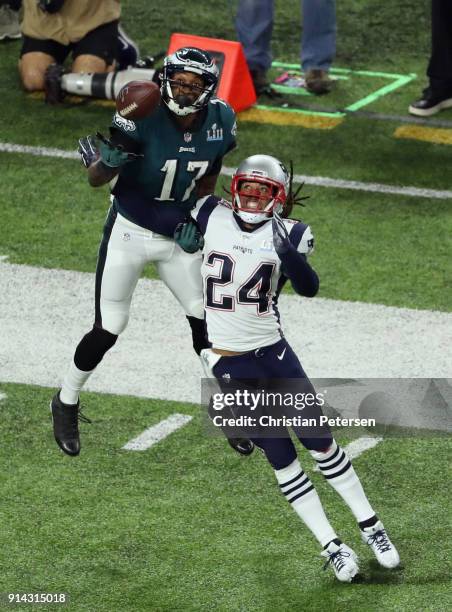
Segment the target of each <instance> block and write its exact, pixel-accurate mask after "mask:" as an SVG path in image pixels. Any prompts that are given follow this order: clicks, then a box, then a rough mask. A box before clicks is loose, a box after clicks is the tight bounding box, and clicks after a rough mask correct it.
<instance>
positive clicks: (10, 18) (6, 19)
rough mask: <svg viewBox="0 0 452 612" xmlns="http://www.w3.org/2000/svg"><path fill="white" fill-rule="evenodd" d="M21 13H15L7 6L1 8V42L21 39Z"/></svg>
mask: <svg viewBox="0 0 452 612" xmlns="http://www.w3.org/2000/svg"><path fill="white" fill-rule="evenodd" d="M21 36H22V34H21V33H20V24H19V13H18V12H17V11H13V10H12V9H11V8H10V7H9V6H8V5H7V4H3V5H1V6H0V40H5V39H6V38H20V37H21Z"/></svg>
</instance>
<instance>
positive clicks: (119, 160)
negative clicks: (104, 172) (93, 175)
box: [96, 132, 144, 168]
mask: <svg viewBox="0 0 452 612" xmlns="http://www.w3.org/2000/svg"><path fill="white" fill-rule="evenodd" d="M96 138H97V140H98V145H97V146H98V148H99V153H100V158H101V159H102V163H103V164H105V165H106V166H108V167H109V168H119V167H120V166H123V165H124V164H126V163H127V162H132V161H135V160H136V159H140V158H142V157H144V155H143V154H142V153H129V152H128V151H124V147H123V146H122V145H114V144H113V143H112V142H111V140H109V139H108V138H105V136H103V135H102V134H101V133H100V132H97V133H96Z"/></svg>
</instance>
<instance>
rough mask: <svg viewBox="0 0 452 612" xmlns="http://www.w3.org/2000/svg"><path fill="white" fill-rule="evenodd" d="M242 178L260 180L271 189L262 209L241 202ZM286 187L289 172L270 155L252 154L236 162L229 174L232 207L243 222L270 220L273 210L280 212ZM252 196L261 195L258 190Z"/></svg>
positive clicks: (252, 180) (287, 191) (286, 191)
mask: <svg viewBox="0 0 452 612" xmlns="http://www.w3.org/2000/svg"><path fill="white" fill-rule="evenodd" d="M245 181H247V182H252V183H262V184H263V185H267V186H269V187H270V188H271V193H272V198H271V200H270V201H269V202H268V204H267V205H266V206H265V208H263V209H262V210H257V209H256V208H255V207H254V208H246V207H244V206H243V205H242V202H241V200H240V195H241V192H240V188H241V185H242V183H243V182H245ZM289 187H290V178H289V173H288V172H287V169H286V167H285V166H284V164H283V163H281V162H280V161H279V160H278V159H276V157H272V156H271V155H252V156H251V157H247V158H246V159H245V160H244V161H243V162H242V163H241V164H240V166H239V167H238V168H237V170H236V171H235V174H234V176H233V177H232V183H231V193H232V208H233V209H234V210H235V212H236V213H237V214H238V216H239V217H240V218H241V219H242V221H244V222H245V223H252V224H255V223H261V222H262V221H265V220H267V219H270V218H271V216H272V215H273V213H274V212H276V213H278V214H281V212H282V210H283V208H284V204H285V202H286V200H287V196H288V195H289ZM243 195H245V194H243ZM246 195H248V196H249V195H250V194H246ZM252 195H255V196H256V197H257V198H259V197H262V196H260V194H258V193H255V194H252Z"/></svg>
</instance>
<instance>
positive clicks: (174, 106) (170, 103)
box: [163, 98, 201, 117]
mask: <svg viewBox="0 0 452 612" xmlns="http://www.w3.org/2000/svg"><path fill="white" fill-rule="evenodd" d="M163 101H164V102H165V104H166V105H167V107H168V108H169V109H170V111H171V112H173V113H174V114H175V115H178V116H179V117H186V116H187V115H191V114H192V113H197V112H198V111H199V110H201V109H200V108H197V107H196V106H182V107H181V106H179V104H178V103H177V102H175V101H174V100H173V99H171V98H170V99H169V100H165V99H164V100H163Z"/></svg>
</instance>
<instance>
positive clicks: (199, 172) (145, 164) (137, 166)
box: [110, 98, 236, 237]
mask: <svg viewBox="0 0 452 612" xmlns="http://www.w3.org/2000/svg"><path fill="white" fill-rule="evenodd" d="M110 130H111V133H112V139H113V141H114V142H116V143H120V144H122V145H123V146H124V148H125V149H126V150H128V151H133V152H135V153H138V152H139V153H142V154H143V155H144V157H143V158H141V159H137V160H135V161H133V162H129V163H127V164H125V165H124V166H123V167H122V168H121V171H120V173H119V175H118V180H117V182H116V184H115V186H114V188H113V195H114V196H115V206H116V208H117V210H118V212H120V213H121V214H122V215H123V216H124V217H126V218H127V219H129V220H130V221H133V222H134V223H136V224H137V225H140V226H141V227H145V228H147V229H150V230H152V231H154V232H157V233H159V234H163V235H166V236H171V237H172V236H173V233H174V229H175V227H176V225H177V224H178V223H180V222H181V221H183V220H184V219H185V218H186V217H187V215H188V213H189V211H190V210H191V208H193V206H194V204H195V202H196V199H197V195H196V185H197V182H198V181H199V180H200V179H201V178H202V177H203V176H209V175H213V174H218V172H219V171H220V168H221V160H222V158H223V156H224V155H225V154H226V153H227V152H228V151H230V150H231V149H233V148H234V146H235V133H236V121H235V114H234V111H233V110H232V108H231V107H230V106H229V104H227V103H226V102H224V101H223V100H220V99H217V98H213V99H212V100H210V101H209V103H208V105H207V108H206V109H205V110H201V111H200V112H199V114H198V116H197V121H196V122H195V124H194V125H193V126H192V127H191V128H190V129H189V130H184V129H182V128H181V127H180V126H179V124H178V123H177V120H176V119H175V116H174V115H173V114H172V113H171V111H170V110H169V109H168V108H167V107H166V105H165V104H164V103H161V104H160V106H159V107H158V109H157V110H156V111H155V112H154V113H153V114H152V115H150V116H149V117H146V118H144V119H141V120H137V121H131V120H128V119H124V118H123V117H121V116H120V115H119V114H118V113H116V114H115V116H114V118H113V123H112V126H111V128H110Z"/></svg>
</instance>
